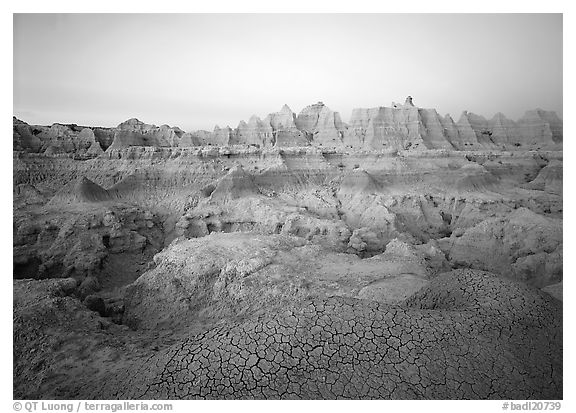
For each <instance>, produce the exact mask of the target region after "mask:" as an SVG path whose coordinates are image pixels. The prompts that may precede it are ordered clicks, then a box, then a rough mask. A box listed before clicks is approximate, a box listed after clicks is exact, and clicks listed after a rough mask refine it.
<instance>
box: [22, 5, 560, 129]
mask: <svg viewBox="0 0 576 413" xmlns="http://www.w3.org/2000/svg"><path fill="white" fill-rule="evenodd" d="M407 95H411V96H413V98H414V103H415V104H416V105H417V106H420V107H426V108H436V109H437V110H438V111H439V112H440V113H441V114H442V115H444V114H446V113H450V114H451V115H452V116H453V117H454V118H455V120H457V119H458V117H459V116H460V113H461V112H462V111H463V110H468V111H471V112H474V113H478V114H481V115H484V116H486V117H492V116H493V115H494V114H495V113H496V112H503V113H505V114H506V115H507V116H508V117H510V118H512V119H518V118H519V117H520V116H521V115H522V114H523V113H524V111H526V110H528V109H534V108H537V107H540V108H543V109H547V110H555V111H557V112H558V114H559V115H560V116H562V16H561V15H560V14H548V15H542V14H540V15H534V14H533V15H527V14H515V15H514V14H509V15H490V14H488V15H486V14H466V15H458V14H435V15H432V14H428V15H418V14H412V15H394V14H371V15H370V14H368V15H367V14H341V15H324V14H308V15H290V14H277V15H267V14H259V15H258V14H256V15H254V14H252V15H250V14H235V15H226V14H220V15H213V14H212V15H210V14H204V15H202V14H197V15H169V14H163V15H162V14H156V15H154V14H152V15H128V14H124V15H112V14H104V15H98V14H84V15H80V14H76V15H74V14H69V15H63V14H44V15H31V14H28V15H22V14H19V15H14V114H15V115H16V116H17V117H19V118H21V119H22V120H24V121H26V122H29V123H33V124H52V123H54V122H63V123H77V124H81V125H93V126H96V125H99V126H115V125H117V124H119V123H120V122H122V121H124V120H126V119H128V118H131V117H137V118H139V119H140V120H142V121H145V122H147V123H154V124H157V125H160V124H169V125H172V126H180V127H181V128H183V129H185V130H192V129H209V130H212V129H213V127H214V125H215V124H218V125H219V126H225V125H230V126H231V127H236V126H237V125H238V122H239V121H240V120H241V119H244V120H248V118H249V117H250V116H251V115H253V114H256V115H258V116H260V117H262V118H263V117H264V116H266V114H268V113H270V112H274V111H278V110H280V108H281V107H282V105H283V104H284V103H286V104H288V105H289V106H290V107H291V108H292V110H293V111H295V112H296V113H298V112H299V111H300V110H301V109H302V108H304V107H305V106H306V105H309V104H312V103H315V102H317V101H323V102H324V103H325V104H326V105H328V106H329V107H330V108H331V109H333V110H336V111H339V112H340V113H341V115H342V119H343V120H344V121H348V119H349V117H350V114H351V111H352V108H356V107H375V106H389V105H390V103H391V102H392V101H395V102H404V99H405V97H406V96H407Z"/></svg>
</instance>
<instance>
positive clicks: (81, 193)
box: [74, 176, 111, 202]
mask: <svg viewBox="0 0 576 413" xmlns="http://www.w3.org/2000/svg"><path fill="white" fill-rule="evenodd" d="M74 192H75V193H76V195H77V196H78V198H79V199H80V200H82V201H85V202H101V201H108V200H109V199H110V198H111V197H110V194H108V191H106V190H105V189H104V188H102V187H101V186H100V185H98V184H96V183H94V182H92V181H91V180H90V179H88V178H86V177H84V176H83V177H81V178H79V179H78V181H77V182H76V185H75V186H74Z"/></svg>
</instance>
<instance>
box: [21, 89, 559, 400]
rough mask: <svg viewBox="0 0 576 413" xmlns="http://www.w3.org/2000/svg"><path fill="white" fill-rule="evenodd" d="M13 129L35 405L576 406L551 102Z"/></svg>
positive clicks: (27, 356)
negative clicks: (518, 112) (223, 401)
mask: <svg viewBox="0 0 576 413" xmlns="http://www.w3.org/2000/svg"><path fill="white" fill-rule="evenodd" d="M13 124H14V126H13V130H14V135H13V149H14V151H13V187H14V190H13V231H14V239H13V257H14V269H13V278H14V348H15V352H14V383H15V384H14V396H15V397H18V398H29V399H32V398H77V397H81V398H88V399H91V398H110V399H116V398H144V399H150V398H231V399H238V398H272V399H281V398H311V399H316V398H330V399H331V398H424V399H426V398H428V399H429V398H442V399H444V398H505V399H530V398H538V399H547V398H551V399H559V398H562V395H563V393H562V303H561V300H562V297H563V294H562V285H563V270H562V260H563V258H562V257H563V237H562V232H563V226H562V222H563V221H562V220H563V199H562V196H563V189H562V186H563V154H562V150H561V149H562V122H561V120H559V119H558V118H557V117H556V116H555V115H554V114H552V113H549V112H545V111H542V110H536V111H532V112H529V113H527V115H526V116H524V118H522V119H520V120H519V121H518V122H514V121H512V120H509V119H507V118H506V117H505V116H504V115H502V114H500V113H498V114H496V115H495V116H494V117H493V118H491V119H487V118H484V117H481V116H478V115H474V114H472V113H468V112H464V113H463V114H462V116H461V117H460V118H459V120H458V121H457V122H454V120H453V119H452V118H451V117H450V116H448V115H447V116H444V117H442V116H440V115H439V114H438V113H437V112H436V111H435V110H434V109H423V108H419V107H417V106H416V105H415V103H414V101H413V100H412V98H408V99H406V101H405V103H404V104H397V103H392V105H391V107H379V108H372V109H356V110H354V112H353V115H352V119H351V120H350V122H349V124H345V123H343V122H342V121H341V119H340V116H339V115H338V113H337V112H334V111H332V110H331V109H329V108H328V107H327V106H325V105H324V104H323V103H321V102H319V103H317V104H314V105H311V106H308V107H307V108H305V109H304V110H302V111H301V112H300V114H298V115H296V114H295V113H294V112H292V110H290V108H289V107H288V106H284V107H283V108H282V109H281V110H280V111H279V112H276V113H272V114H270V115H268V116H266V117H264V118H263V119H262V118H259V117H257V116H252V117H251V118H250V119H249V121H248V122H240V124H239V125H238V127H237V128H236V129H232V128H230V127H225V128H219V127H216V128H215V129H214V131H212V132H208V131H191V132H185V131H182V130H181V129H179V128H176V127H170V126H167V125H163V126H154V125H149V124H146V123H143V122H141V121H139V120H137V119H130V120H128V121H126V122H123V123H121V124H120V125H119V126H118V127H116V128H109V129H106V128H94V127H83V126H77V125H61V124H54V125H52V126H49V127H45V126H35V125H28V124H26V123H24V122H22V121H19V120H18V119H16V118H14V123H13ZM485 271H488V272H489V273H488V272H485Z"/></svg>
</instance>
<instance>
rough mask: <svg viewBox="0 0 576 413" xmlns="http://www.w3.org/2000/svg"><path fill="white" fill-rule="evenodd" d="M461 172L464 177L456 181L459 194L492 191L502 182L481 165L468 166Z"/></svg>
mask: <svg viewBox="0 0 576 413" xmlns="http://www.w3.org/2000/svg"><path fill="white" fill-rule="evenodd" d="M460 170H461V171H462V173H463V175H464V176H463V177H461V178H460V179H458V180H457V181H456V189H457V190H458V191H459V192H466V191H468V192H481V191H490V190H491V189H494V187H495V186H496V185H497V184H498V182H499V181H500V180H499V179H498V177H497V176H494V175H493V174H491V173H490V172H489V171H488V170H486V169H485V168H484V167H482V166H481V165H477V164H471V165H466V166H464V167H463V168H461V169H460Z"/></svg>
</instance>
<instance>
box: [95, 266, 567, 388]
mask: <svg viewBox="0 0 576 413" xmlns="http://www.w3.org/2000/svg"><path fill="white" fill-rule="evenodd" d="M561 325H562V315H561V307H560V306H559V305H558V304H557V302H556V301H555V300H553V299H552V298H550V297H547V295H545V294H543V293H540V292H539V291H538V290H535V289H532V288H529V287H525V286H523V285H521V284H518V283H516V282H513V281H508V280H502V279H500V278H498V277H495V276H493V275H491V274H488V273H483V272H477V271H469V270H468V271H455V272H452V273H448V274H444V275H442V276H440V277H438V278H436V279H434V280H433V281H432V282H431V283H430V285H429V287H427V288H425V289H424V290H421V292H419V293H417V294H416V295H415V296H414V297H412V298H411V299H409V300H408V301H407V304H406V305H405V306H403V307H395V306H387V305H383V304H378V303H375V302H368V301H364V300H355V299H350V298H342V297H334V298H330V299H326V300H313V301H310V302H308V303H306V304H305V305H303V306H299V307H297V308H289V309H286V310H284V311H282V312H281V313H280V314H274V315H268V316H263V317H260V318H258V319H253V320H249V321H246V322H245V323H242V324H240V325H235V326H234V325H226V326H223V327H220V328H216V329H213V330H211V331H209V332H206V333H203V334H201V335H198V336H195V337H190V338H189V339H188V340H185V341H184V342H183V343H178V344H175V345H174V346H172V347H170V348H168V349H166V350H164V351H160V352H158V353H157V354H155V355H154V356H153V357H152V358H151V359H149V360H147V361H146V362H137V363H134V364H133V365H131V366H130V367H128V368H127V369H126V370H125V371H123V372H122V373H121V375H120V376H119V377H114V379H112V380H111V381H106V383H105V385H104V391H103V394H104V395H106V396H107V397H108V398H118V397H119V398H146V399H156V398H159V399H196V398H209V399H211V398H230V399H248V398H249V399H252V398H257V399H258V398H262V399H263V398H267V399H283V398H304V399H317V398H323V399H334V398H353V399H360V398H375V399H376V398H391V399H508V398H510V399H532V398H536V399H557V398H562V334H561ZM439 331H440V332H441V334H438V332H439ZM126 383H130V385H129V386H126ZM175 383H181V385H176V384H175ZM121 384H124V385H121ZM100 394H101V395H102V393H100Z"/></svg>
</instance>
